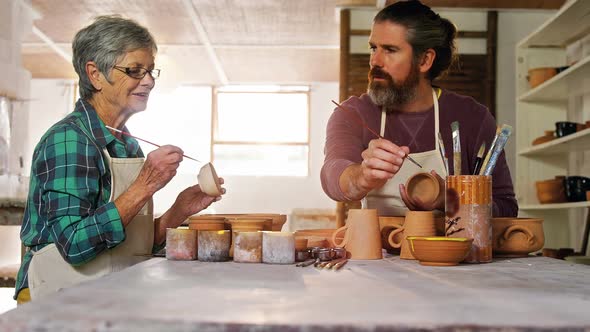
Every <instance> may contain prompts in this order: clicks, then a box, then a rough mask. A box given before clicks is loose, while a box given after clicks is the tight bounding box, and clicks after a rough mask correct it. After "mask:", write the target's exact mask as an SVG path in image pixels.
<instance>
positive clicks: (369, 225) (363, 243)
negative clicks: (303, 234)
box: [332, 209, 383, 259]
mask: <svg viewBox="0 0 590 332" xmlns="http://www.w3.org/2000/svg"><path fill="white" fill-rule="evenodd" d="M342 232H345V233H344V239H343V240H342V242H340V241H339V239H338V237H337V236H338V234H339V233H342ZM332 242H333V243H334V244H335V245H336V246H337V247H344V248H346V251H348V252H349V253H350V258H351V259H382V258H383V253H382V251H381V232H380V231H379V219H378V217H377V210H375V209H351V210H349V211H348V219H347V221H346V225H344V226H343V227H340V228H338V229H337V230H336V231H335V232H334V234H332Z"/></svg>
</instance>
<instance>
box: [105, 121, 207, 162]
mask: <svg viewBox="0 0 590 332" xmlns="http://www.w3.org/2000/svg"><path fill="white" fill-rule="evenodd" d="M105 127H107V129H110V130H112V131H116V132H118V133H120V134H123V135H125V136H129V137H133V138H135V139H136V140H140V141H142V142H146V143H147V144H151V145H153V146H156V147H158V148H159V147H162V146H161V145H159V144H156V143H153V142H150V141H148V140H147V139H143V138H139V137H137V136H135V135H131V134H130V133H128V132H126V131H122V130H119V129H116V128H113V127H109V126H105ZM183 156H184V157H186V158H188V159H190V160H194V161H196V162H198V163H200V162H201V161H199V160H197V159H195V158H193V157H189V156H187V155H185V154H183Z"/></svg>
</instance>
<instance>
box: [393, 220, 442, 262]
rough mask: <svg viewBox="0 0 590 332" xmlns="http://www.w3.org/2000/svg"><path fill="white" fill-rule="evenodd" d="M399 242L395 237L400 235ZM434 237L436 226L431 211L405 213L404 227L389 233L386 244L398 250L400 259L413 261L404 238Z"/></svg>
mask: <svg viewBox="0 0 590 332" xmlns="http://www.w3.org/2000/svg"><path fill="white" fill-rule="evenodd" d="M402 232H403V235H402V237H401V241H399V242H398V241H396V240H399V237H398V238H396V235H397V234H399V233H402ZM435 235H436V225H435V218H434V213H432V211H408V212H406V219H405V221H404V225H403V226H402V227H400V228H398V229H396V230H394V231H392V232H391V233H389V237H388V238H387V242H388V243H389V245H391V246H392V247H393V248H400V247H401V253H400V258H401V259H415V258H414V255H412V252H411V251H410V248H408V243H407V241H406V238H407V237H408V236H435Z"/></svg>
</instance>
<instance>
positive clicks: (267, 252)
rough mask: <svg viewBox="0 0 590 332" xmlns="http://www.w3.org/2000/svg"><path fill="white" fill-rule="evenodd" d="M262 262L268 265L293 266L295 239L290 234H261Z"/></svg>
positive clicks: (266, 232)
mask: <svg viewBox="0 0 590 332" xmlns="http://www.w3.org/2000/svg"><path fill="white" fill-rule="evenodd" d="M262 262H263V263H268V264H293V263H294V262H295V237H294V236H293V233H292V232H272V231H271V232H268V231H264V232H262Z"/></svg>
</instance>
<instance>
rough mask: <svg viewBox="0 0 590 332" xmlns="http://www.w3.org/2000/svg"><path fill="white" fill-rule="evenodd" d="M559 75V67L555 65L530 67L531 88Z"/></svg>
mask: <svg viewBox="0 0 590 332" xmlns="http://www.w3.org/2000/svg"><path fill="white" fill-rule="evenodd" d="M555 75H557V69H556V68H553V67H541V68H532V69H529V75H528V76H527V78H528V80H529V85H530V86H531V88H535V87H537V86H538V85H541V84H542V83H543V82H545V81H547V80H548V79H550V78H552V77H553V76H555Z"/></svg>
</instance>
